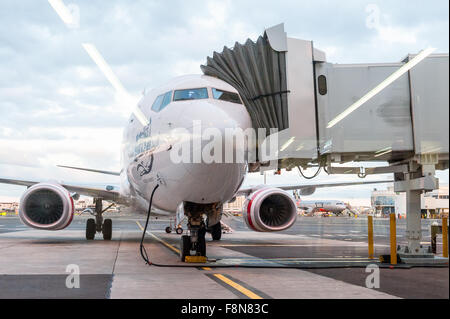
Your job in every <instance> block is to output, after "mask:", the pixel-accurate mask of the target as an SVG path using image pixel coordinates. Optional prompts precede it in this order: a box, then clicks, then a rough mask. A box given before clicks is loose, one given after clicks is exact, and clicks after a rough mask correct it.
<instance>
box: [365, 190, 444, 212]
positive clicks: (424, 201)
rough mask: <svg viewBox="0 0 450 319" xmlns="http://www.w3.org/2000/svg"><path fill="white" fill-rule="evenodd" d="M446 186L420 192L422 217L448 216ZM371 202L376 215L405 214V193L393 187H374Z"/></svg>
mask: <svg viewBox="0 0 450 319" xmlns="http://www.w3.org/2000/svg"><path fill="white" fill-rule="evenodd" d="M448 187H449V186H448V185H443V186H440V188H439V189H437V190H434V191H431V192H427V193H424V194H422V196H421V212H422V217H423V218H440V217H443V216H448V212H449V193H448ZM371 204H372V208H373V210H374V213H375V214H376V215H378V216H385V215H388V214H391V213H395V214H397V215H400V216H402V217H405V216H406V194H405V193H399V192H394V188H393V187H388V188H387V189H386V190H378V189H376V188H375V189H374V190H373V191H372V195H371Z"/></svg>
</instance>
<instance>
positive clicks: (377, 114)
mask: <svg viewBox="0 0 450 319" xmlns="http://www.w3.org/2000/svg"><path fill="white" fill-rule="evenodd" d="M414 57H415V55H408V56H407V58H406V59H404V60H403V61H401V62H398V63H382V64H342V65H341V64H332V63H328V62H326V58H325V53H324V52H322V51H320V50H318V49H316V48H314V47H313V43H312V41H305V40H300V39H294V38H289V37H287V35H286V33H285V32H284V25H283V24H280V25H277V26H275V27H272V28H269V29H267V30H265V32H264V34H263V36H260V37H259V38H258V40H257V41H256V42H253V41H251V40H248V41H247V42H246V43H245V44H243V45H242V44H239V43H236V44H235V46H234V47H233V48H226V47H225V48H224V50H223V51H222V52H221V53H217V52H214V54H213V56H212V57H208V58H207V63H206V65H202V66H201V68H202V71H203V72H204V74H206V75H211V76H215V77H218V78H220V79H222V80H224V81H226V82H228V83H230V84H231V85H233V86H234V87H235V88H236V89H237V90H238V91H239V93H240V94H241V96H242V98H243V100H244V103H245V105H246V107H247V109H248V111H249V114H250V116H251V118H252V121H253V124H254V127H255V128H259V127H263V128H266V129H267V130H268V129H270V128H276V129H278V133H276V137H277V138H278V147H279V150H278V152H277V154H275V155H273V158H270V159H271V160H273V159H278V160H279V164H278V165H279V168H290V167H293V166H296V165H302V166H307V165H308V164H311V163H316V164H317V163H319V164H320V163H324V162H327V163H330V162H348V161H378V160H380V161H390V162H395V161H402V160H407V159H410V158H413V157H417V156H419V157H420V156H422V155H430V154H431V155H433V156H434V157H435V159H436V161H437V167H438V168H448V148H449V147H448V116H449V114H448V109H449V103H448V102H449V99H448V85H449V83H448V76H449V74H448V72H449V71H448V54H432V55H429V56H428V57H426V58H425V59H424V60H423V61H421V62H420V63H419V64H417V65H416V66H414V67H413V68H412V69H410V70H409V71H407V72H404V73H403V74H402V75H401V76H400V77H399V78H398V79H396V80H395V81H394V82H392V83H391V84H389V85H388V86H387V87H385V88H384V89H383V90H381V91H380V92H378V93H376V94H375V95H374V96H372V97H371V98H369V99H368V100H366V101H365V102H364V103H363V104H362V105H361V106H360V107H359V108H358V109H356V110H354V111H353V112H350V113H349V114H347V115H345V116H344V117H343V118H342V119H341V120H340V121H338V123H335V124H333V125H330V123H331V122H332V121H333V119H335V118H336V117H337V116H338V115H340V114H341V113H342V112H343V111H344V110H346V109H347V108H349V107H350V106H353V104H355V102H358V101H359V100H360V99H361V98H362V97H363V96H365V95H367V94H368V93H370V92H372V91H373V89H374V88H376V87H377V86H378V85H379V84H380V83H383V82H384V81H386V79H387V78H388V77H390V75H392V74H393V73H394V72H396V71H398V70H399V69H400V68H402V67H403V66H404V65H405V64H406V63H408V62H409V61H411V60H412V59H413V58H414Z"/></svg>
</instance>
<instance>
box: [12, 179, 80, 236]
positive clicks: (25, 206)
mask: <svg viewBox="0 0 450 319" xmlns="http://www.w3.org/2000/svg"><path fill="white" fill-rule="evenodd" d="M74 211H75V209H74V204H73V199H72V197H71V196H70V193H69V192H68V191H67V190H66V189H65V188H64V187H62V186H61V185H59V184H56V183H38V184H35V185H33V186H31V187H30V188H28V189H27V191H26V192H25V193H24V194H23V195H22V198H21V199H20V205H19V217H20V219H21V220H22V222H23V223H24V224H25V225H27V226H30V227H33V228H37V229H45V230H60V229H63V228H66V227H67V226H69V224H70V223H71V222H72V218H73V214H74Z"/></svg>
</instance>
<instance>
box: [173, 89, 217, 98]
mask: <svg viewBox="0 0 450 319" xmlns="http://www.w3.org/2000/svg"><path fill="white" fill-rule="evenodd" d="M207 98H208V90H207V89H206V88H201V89H187V90H177V91H175V94H174V95H173V100H174V101H185V100H199V99H207Z"/></svg>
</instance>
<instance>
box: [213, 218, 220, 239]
mask: <svg viewBox="0 0 450 319" xmlns="http://www.w3.org/2000/svg"><path fill="white" fill-rule="evenodd" d="M211 236H212V239H213V240H220V239H221V238H222V225H221V224H220V222H218V223H217V224H215V225H214V226H212V227H211Z"/></svg>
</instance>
